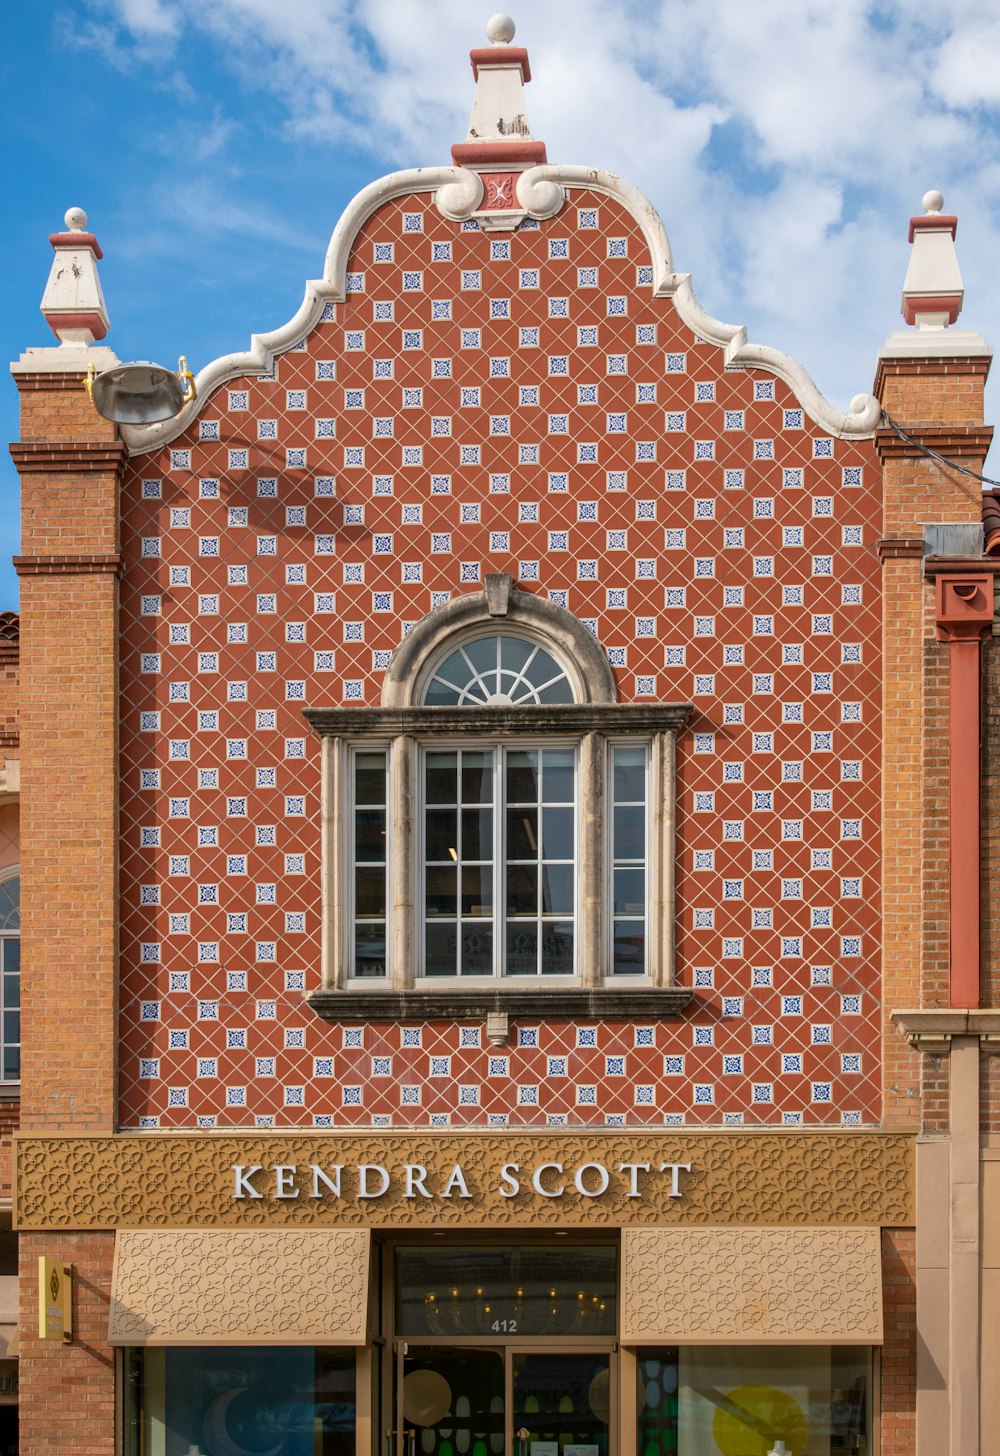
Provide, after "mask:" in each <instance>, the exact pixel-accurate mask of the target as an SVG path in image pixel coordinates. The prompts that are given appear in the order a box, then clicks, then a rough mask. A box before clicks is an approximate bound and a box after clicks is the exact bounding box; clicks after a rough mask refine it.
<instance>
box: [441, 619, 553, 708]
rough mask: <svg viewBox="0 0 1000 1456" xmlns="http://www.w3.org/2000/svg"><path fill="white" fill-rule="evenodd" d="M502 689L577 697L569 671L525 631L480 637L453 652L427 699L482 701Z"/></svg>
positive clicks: (537, 698) (532, 699)
mask: <svg viewBox="0 0 1000 1456" xmlns="http://www.w3.org/2000/svg"><path fill="white" fill-rule="evenodd" d="M497 694H500V695H501V697H503V698H507V699H509V700H510V701H511V702H515V703H539V702H543V701H544V702H561V703H569V702H572V701H573V695H572V690H571V688H570V683H569V679H568V677H567V676H566V673H565V672H564V670H563V669H562V667H560V665H559V663H558V662H557V661H556V660H555V658H554V657H553V656H552V654H551V653H549V652H546V651H545V649H544V648H542V647H539V646H538V645H537V644H536V643H534V642H530V641H528V640H527V639H526V638H522V637H511V636H507V635H506V634H502V635H500V636H497V635H495V634H492V635H490V636H486V637H477V638H475V639H474V640H473V641H471V642H467V643H465V645H464V646H463V647H461V648H459V649H458V650H457V651H454V652H450V653H448V655H447V656H446V657H445V658H444V660H443V661H442V662H441V664H440V666H438V667H437V668H436V669H435V671H434V672H433V674H432V676H431V679H430V683H429V685H428V687H427V690H426V691H425V693H424V702H425V703H428V704H430V705H431V706H443V705H444V704H447V703H451V704H474V703H484V702H486V701H487V700H488V699H489V698H491V697H494V696H495V695H497Z"/></svg>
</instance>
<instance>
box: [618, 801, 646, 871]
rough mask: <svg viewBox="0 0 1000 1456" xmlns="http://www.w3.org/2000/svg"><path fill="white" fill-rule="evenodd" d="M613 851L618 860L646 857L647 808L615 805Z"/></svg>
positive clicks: (642, 858)
mask: <svg viewBox="0 0 1000 1456" xmlns="http://www.w3.org/2000/svg"><path fill="white" fill-rule="evenodd" d="M613 853H614V857H615V859H616V860H622V859H637V860H644V859H645V858H646V810H645V809H644V808H643V807H642V806H641V805H636V806H634V807H629V806H625V807H624V808H623V807H621V806H620V805H616V806H615V816H614V828H613Z"/></svg>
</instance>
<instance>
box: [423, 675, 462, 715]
mask: <svg viewBox="0 0 1000 1456" xmlns="http://www.w3.org/2000/svg"><path fill="white" fill-rule="evenodd" d="M454 701H455V689H454V688H452V687H449V686H448V685H447V684H446V683H443V682H441V681H440V680H439V679H438V678H436V677H435V678H432V679H431V681H430V682H429V683H428V684H427V688H426V691H425V692H424V703H425V704H426V706H427V707H428V708H446V707H447V706H448V705H449V703H454Z"/></svg>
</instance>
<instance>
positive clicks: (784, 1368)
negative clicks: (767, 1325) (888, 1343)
mask: <svg viewBox="0 0 1000 1456" xmlns="http://www.w3.org/2000/svg"><path fill="white" fill-rule="evenodd" d="M871 1365H872V1361H871V1351H870V1350H868V1349H857V1348H853V1347H840V1346H812V1347H810V1346H794V1345H694V1346H687V1347H682V1348H680V1349H677V1348H673V1349H671V1348H660V1349H640V1350H638V1351H637V1352H636V1377H637V1385H638V1389H637V1402H636V1409H637V1414H638V1432H637V1440H636V1456H674V1453H676V1456H768V1453H770V1452H772V1451H777V1452H779V1453H781V1456H784V1453H787V1456H870V1453H871V1451H872V1444H871V1385H872V1381H871V1374H872V1371H871ZM782 1443H783V1444H782Z"/></svg>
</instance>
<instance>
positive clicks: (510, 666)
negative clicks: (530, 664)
mask: <svg viewBox="0 0 1000 1456" xmlns="http://www.w3.org/2000/svg"><path fill="white" fill-rule="evenodd" d="M533 652H534V653H535V661H537V659H538V658H539V657H540V656H545V657H548V653H542V651H541V649H536V648H535V645H534V643H533V642H526V641H525V640H524V638H523V637H501V638H500V666H501V667H505V668H507V670H508V671H510V672H515V673H519V672H520V671H521V670H522V668H523V667H524V665H525V663H526V662H527V661H528V658H529V657H531V655H532V653H533ZM548 660H549V662H550V663H551V662H552V659H551V657H549V659H548ZM549 675H550V674H549V673H546V674H545V676H546V677H548V676H549Z"/></svg>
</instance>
